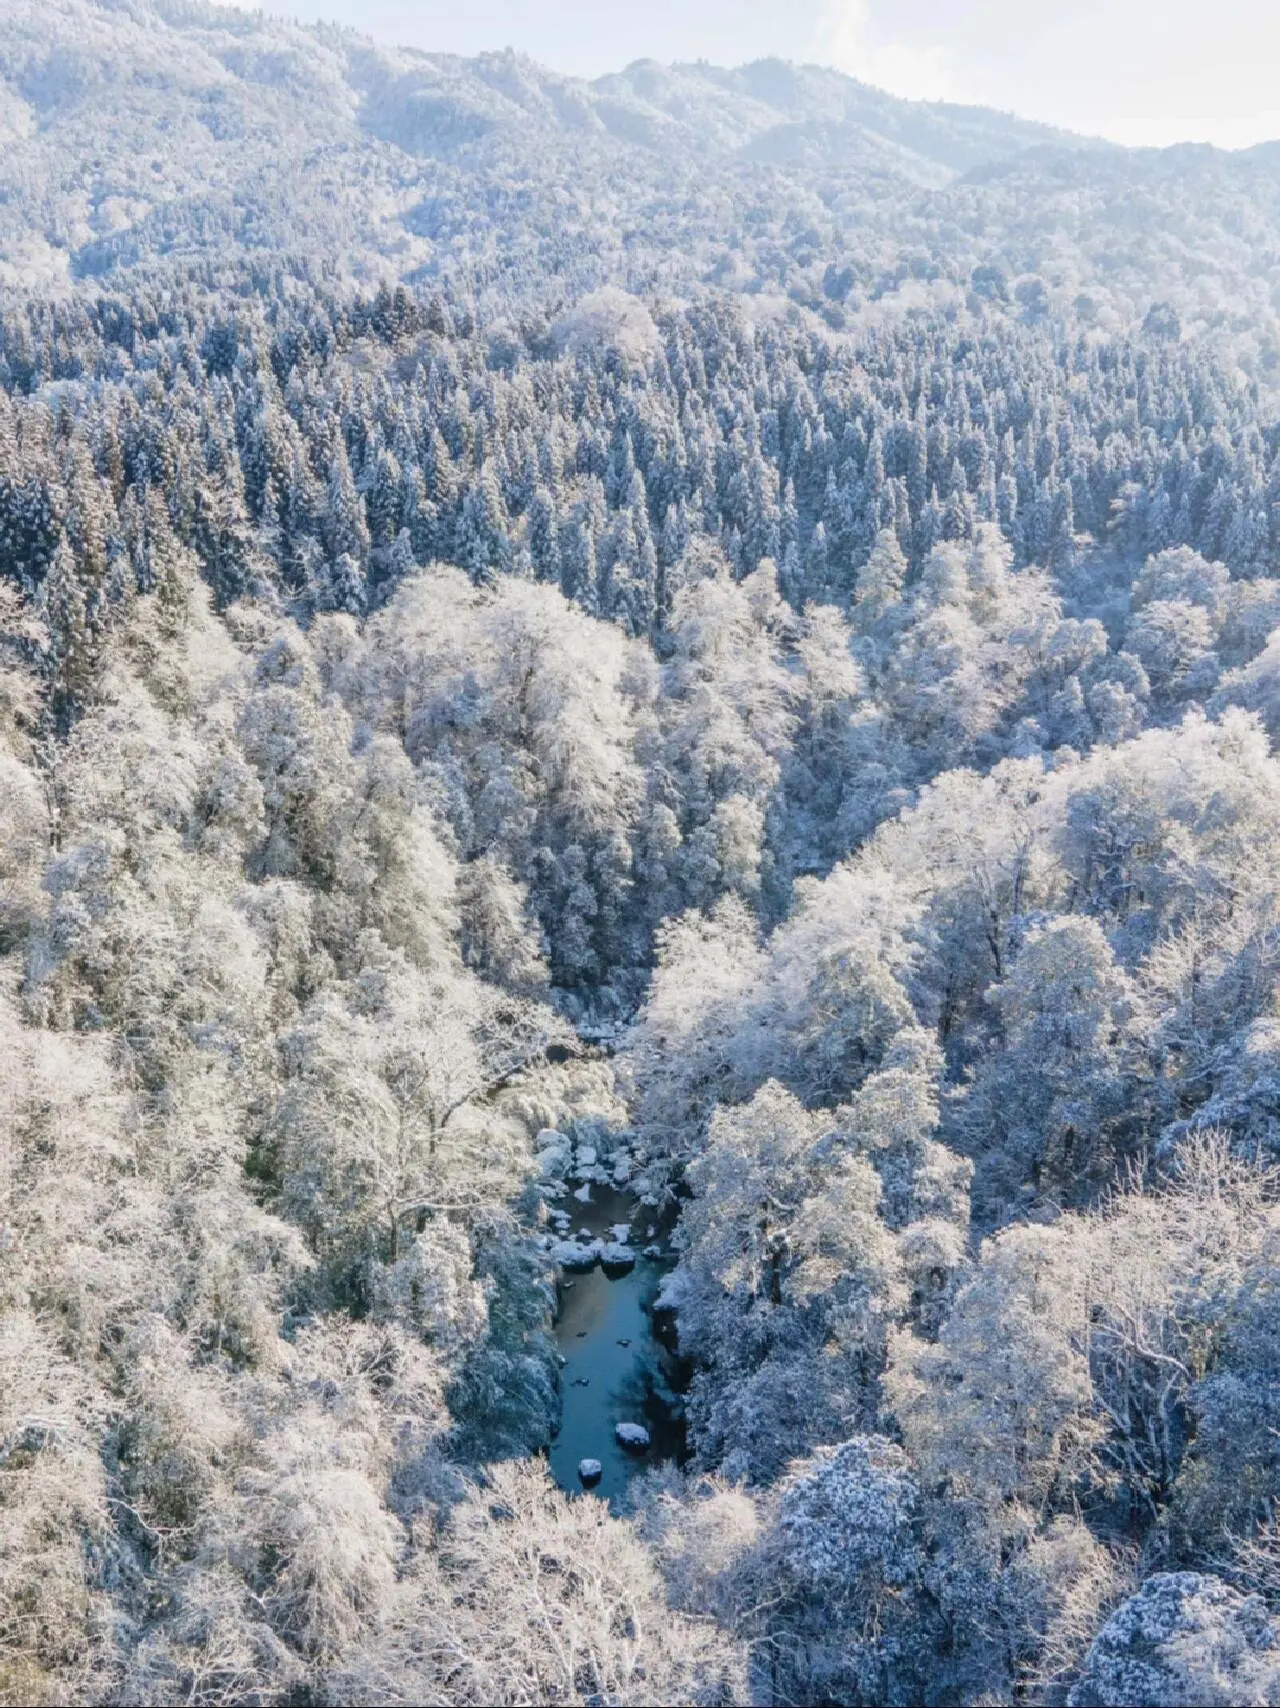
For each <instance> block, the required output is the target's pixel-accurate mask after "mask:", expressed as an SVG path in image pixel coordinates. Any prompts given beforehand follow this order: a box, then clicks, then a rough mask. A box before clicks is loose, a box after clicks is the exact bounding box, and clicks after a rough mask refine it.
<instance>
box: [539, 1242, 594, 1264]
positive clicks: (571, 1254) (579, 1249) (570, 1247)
mask: <svg viewBox="0 0 1280 1708" xmlns="http://www.w3.org/2000/svg"><path fill="white" fill-rule="evenodd" d="M551 1256H552V1258H553V1259H554V1260H555V1262H557V1263H558V1264H559V1265H560V1267H561V1269H568V1270H571V1271H579V1272H581V1271H585V1270H587V1269H594V1268H595V1266H596V1264H597V1263H598V1262H599V1260H600V1241H599V1240H598V1239H593V1240H591V1241H590V1242H589V1243H587V1244H585V1245H584V1244H582V1243H580V1242H579V1241H578V1240H575V1239H562V1240H556V1241H555V1242H554V1244H553V1245H552V1247H551Z"/></svg>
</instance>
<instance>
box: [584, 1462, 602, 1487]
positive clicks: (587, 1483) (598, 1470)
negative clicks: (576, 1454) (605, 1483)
mask: <svg viewBox="0 0 1280 1708" xmlns="http://www.w3.org/2000/svg"><path fill="white" fill-rule="evenodd" d="M603 1475H604V1466H603V1465H602V1464H601V1463H600V1461H599V1459H579V1460H578V1477H579V1480H580V1481H581V1483H582V1485H583V1487H584V1488H588V1489H589V1488H592V1487H593V1486H594V1485H595V1484H596V1483H598V1482H599V1481H600V1479H601V1477H602V1476H603Z"/></svg>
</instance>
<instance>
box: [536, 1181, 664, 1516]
mask: <svg viewBox="0 0 1280 1708" xmlns="http://www.w3.org/2000/svg"><path fill="white" fill-rule="evenodd" d="M556 1207H557V1208H558V1209H563V1210H564V1211H566V1213H567V1214H568V1215H569V1216H571V1217H572V1219H573V1232H574V1233H576V1232H577V1231H578V1230H579V1229H581V1228H586V1229H587V1230H588V1231H589V1232H590V1234H591V1235H592V1237H593V1238H594V1237H596V1236H597V1235H600V1236H603V1237H604V1238H609V1237H610V1235H609V1229H610V1228H611V1227H612V1226H613V1225H614V1224H615V1223H621V1222H627V1223H629V1224H630V1226H631V1238H630V1243H631V1245H632V1247H633V1248H634V1250H635V1251H636V1252H637V1254H639V1253H640V1252H641V1251H642V1250H643V1248H644V1247H645V1246H646V1245H648V1244H650V1243H651V1240H653V1239H656V1240H657V1241H658V1243H660V1244H661V1245H662V1247H663V1249H664V1251H665V1250H666V1249H667V1246H668V1240H669V1234H670V1219H669V1218H662V1219H660V1218H659V1216H658V1214H657V1212H656V1211H654V1210H652V1209H648V1208H647V1207H646V1206H645V1205H643V1204H641V1203H639V1202H638V1201H637V1199H635V1198H634V1197H633V1196H632V1195H631V1194H630V1193H628V1192H618V1191H615V1190H613V1189H611V1188H608V1187H602V1186H593V1187H592V1188H591V1202H590V1203H589V1204H580V1203H579V1202H578V1201H577V1199H575V1198H573V1197H572V1196H570V1195H566V1196H565V1197H564V1198H561V1199H559V1200H557V1205H556ZM650 1228H654V1229H656V1233H655V1234H654V1235H652V1236H650V1235H649V1234H648V1230H649V1229H650ZM671 1267H672V1260H671V1259H670V1258H666V1257H664V1258H662V1259H654V1258H646V1257H643V1256H640V1255H637V1258H636V1265H635V1268H634V1269H632V1270H630V1271H629V1272H628V1273H627V1274H625V1275H614V1276H610V1275H607V1274H606V1273H605V1271H604V1270H603V1269H601V1268H600V1267H599V1266H597V1267H596V1268H595V1269H592V1270H589V1271H587V1272H586V1273H585V1274H576V1275H566V1276H565V1277H564V1282H563V1284H562V1290H561V1295H560V1317H559V1320H558V1322H557V1323H556V1339H557V1341H558V1342H559V1346H560V1353H561V1356H562V1357H563V1358H564V1360H565V1365H564V1369H563V1370H562V1372H561V1380H562V1387H563V1400H564V1410H563V1414H562V1417H561V1421H560V1429H559V1432H558V1433H557V1435H556V1437H555V1439H554V1440H553V1441H552V1443H551V1452H550V1460H551V1471H552V1475H553V1476H554V1477H555V1479H556V1481H557V1482H558V1483H559V1484H560V1486H561V1488H564V1489H569V1490H574V1491H576V1490H579V1489H581V1487H582V1484H581V1482H580V1481H579V1478H578V1461H579V1460H580V1459H599V1461H600V1463H601V1465H602V1466H603V1467H604V1475H603V1476H602V1477H601V1480H600V1482H599V1483H598V1484H596V1485H595V1488H594V1490H593V1492H594V1493H596V1494H600V1495H604V1496H605V1497H606V1498H607V1499H608V1500H609V1501H610V1502H611V1503H614V1504H616V1503H617V1502H618V1500H619V1498H620V1497H621V1496H622V1495H623V1494H624V1493H625V1492H626V1487H627V1484H628V1482H629V1481H630V1480H631V1478H632V1477H634V1476H636V1475H637V1474H638V1473H639V1472H641V1471H644V1470H647V1469H649V1468H650V1467H651V1466H653V1465H657V1464H660V1463H661V1462H662V1461H663V1460H666V1459H676V1460H679V1459H681V1458H682V1457H683V1455H684V1450H685V1442H684V1421H683V1410H682V1407H681V1405H680V1401H679V1396H678V1394H677V1392H676V1386H677V1384H678V1380H679V1372H678V1368H677V1364H676V1360H675V1359H674V1357H673V1356H672V1354H671V1352H670V1351H669V1350H668V1349H667V1348H666V1347H665V1346H663V1344H662V1343H661V1341H660V1340H659V1339H658V1338H657V1337H656V1336H655V1333H654V1327H653V1320H652V1318H651V1316H650V1314H649V1306H651V1305H652V1303H653V1300H654V1298H655V1296H656V1295H657V1292H658V1289H659V1288H660V1287H661V1285H662V1281H663V1277H664V1276H665V1275H666V1273H667V1272H668V1271H669V1270H670V1269H671ZM624 1342H625V1344H624ZM584 1384H585V1385H584ZM617 1423H641V1424H643V1425H644V1427H645V1428H646V1429H647V1430H648V1431H649V1435H650V1446H649V1449H648V1451H647V1452H645V1453H641V1454H636V1453H629V1452H627V1451H626V1450H625V1449H624V1448H622V1447H620V1446H619V1445H618V1443H617V1441H616V1439H615V1438H614V1433H613V1430H614V1425H615V1424H617Z"/></svg>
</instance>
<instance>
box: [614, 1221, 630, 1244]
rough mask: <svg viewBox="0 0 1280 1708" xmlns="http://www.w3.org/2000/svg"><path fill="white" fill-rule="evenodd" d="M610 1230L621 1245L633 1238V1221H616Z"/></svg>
mask: <svg viewBox="0 0 1280 1708" xmlns="http://www.w3.org/2000/svg"><path fill="white" fill-rule="evenodd" d="M609 1232H610V1233H611V1234H612V1235H613V1237H614V1239H616V1240H617V1242H618V1244H619V1245H626V1243H627V1242H628V1240H629V1239H630V1238H631V1223H630V1222H615V1223H614V1224H613V1226H612V1227H611V1228H610V1229H609Z"/></svg>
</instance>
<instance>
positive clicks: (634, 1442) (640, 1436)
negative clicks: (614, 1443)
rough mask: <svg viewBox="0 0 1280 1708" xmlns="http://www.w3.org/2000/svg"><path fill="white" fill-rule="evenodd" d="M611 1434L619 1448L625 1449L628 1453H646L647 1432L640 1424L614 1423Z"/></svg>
mask: <svg viewBox="0 0 1280 1708" xmlns="http://www.w3.org/2000/svg"><path fill="white" fill-rule="evenodd" d="M613 1433H614V1435H615V1436H616V1437H617V1440H618V1445H619V1447H625V1448H626V1449H627V1451H628V1453H644V1452H647V1451H648V1447H649V1431H648V1430H647V1429H646V1428H645V1426H644V1425H643V1424H642V1423H615V1424H614V1426H613Z"/></svg>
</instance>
